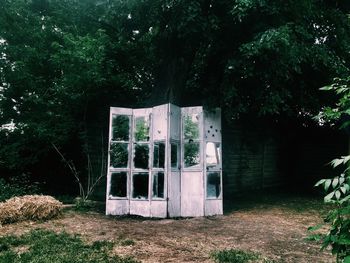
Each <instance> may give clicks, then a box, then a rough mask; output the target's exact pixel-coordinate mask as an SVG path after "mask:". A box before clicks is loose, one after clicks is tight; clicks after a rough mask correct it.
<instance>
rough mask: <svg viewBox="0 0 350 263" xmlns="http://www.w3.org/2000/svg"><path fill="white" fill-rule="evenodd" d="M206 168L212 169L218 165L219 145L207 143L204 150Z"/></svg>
mask: <svg viewBox="0 0 350 263" xmlns="http://www.w3.org/2000/svg"><path fill="white" fill-rule="evenodd" d="M205 155H206V163H207V167H213V166H216V165H218V164H219V163H220V143H215V142H207V147H206V150H205Z"/></svg>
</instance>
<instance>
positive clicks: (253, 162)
mask: <svg viewBox="0 0 350 263" xmlns="http://www.w3.org/2000/svg"><path fill="white" fill-rule="evenodd" d="M347 149H348V146H347V136H346V135H345V134H344V133H342V132H339V131H336V130H330V129H327V128H321V127H313V128H310V127H308V128H306V127H296V126H294V127H292V128H291V127H284V128H280V127H274V128H271V127H268V128H266V127H265V128H261V127H260V128H259V126H258V125H257V128H252V126H250V127H249V128H248V127H244V126H243V125H240V124H233V125H231V126H229V125H227V124H226V125H225V126H224V127H223V178H224V200H225V199H226V200H230V199H234V197H235V196H236V195H237V194H244V193H245V192H249V191H252V190H261V189H266V188H281V189H285V190H290V191H307V192H312V191H314V188H313V185H314V184H315V183H316V182H317V181H318V180H319V179H321V178H326V177H331V176H334V175H336V171H334V170H333V169H332V168H331V167H330V166H329V165H327V163H329V162H330V161H331V160H332V159H334V158H336V157H339V156H341V155H345V154H347Z"/></svg>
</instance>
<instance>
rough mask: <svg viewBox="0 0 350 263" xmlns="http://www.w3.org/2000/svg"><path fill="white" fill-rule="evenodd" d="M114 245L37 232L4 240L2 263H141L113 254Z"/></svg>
mask: <svg viewBox="0 0 350 263" xmlns="http://www.w3.org/2000/svg"><path fill="white" fill-rule="evenodd" d="M113 246H114V243H113V242H109V241H96V242H94V243H92V244H86V243H85V242H84V241H83V240H82V239H81V238H80V237H79V236H74V235H69V234H67V233H64V232H63V233H55V232H53V231H48V230H33V231H31V232H29V233H27V234H24V235H22V236H18V237H17V236H12V235H9V236H4V237H0V263H29V262H30V263H36V262H37V263H71V262H84V263H102V262H103V263H138V262H139V261H136V260H135V259H133V258H131V257H120V256H117V255H111V250H112V248H113Z"/></svg>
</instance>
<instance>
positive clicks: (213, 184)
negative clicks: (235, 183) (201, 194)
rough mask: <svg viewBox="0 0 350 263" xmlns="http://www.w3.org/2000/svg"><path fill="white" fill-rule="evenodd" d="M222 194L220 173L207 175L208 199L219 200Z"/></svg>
mask: <svg viewBox="0 0 350 263" xmlns="http://www.w3.org/2000/svg"><path fill="white" fill-rule="evenodd" d="M220 193H221V182H220V172H208V173H207V197H208V198H219V197H220Z"/></svg>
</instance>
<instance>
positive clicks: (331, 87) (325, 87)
mask: <svg viewBox="0 0 350 263" xmlns="http://www.w3.org/2000/svg"><path fill="white" fill-rule="evenodd" d="M332 89H334V88H333V86H332V85H328V86H324V87H322V88H320V90H332Z"/></svg>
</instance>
